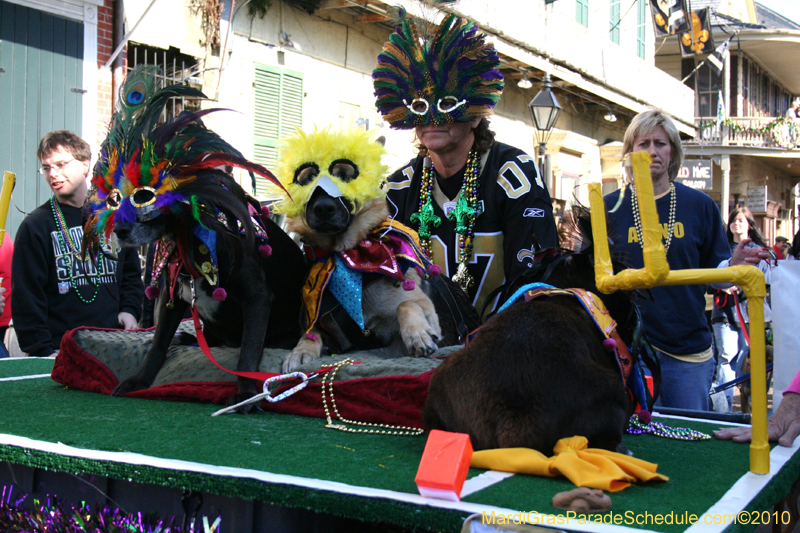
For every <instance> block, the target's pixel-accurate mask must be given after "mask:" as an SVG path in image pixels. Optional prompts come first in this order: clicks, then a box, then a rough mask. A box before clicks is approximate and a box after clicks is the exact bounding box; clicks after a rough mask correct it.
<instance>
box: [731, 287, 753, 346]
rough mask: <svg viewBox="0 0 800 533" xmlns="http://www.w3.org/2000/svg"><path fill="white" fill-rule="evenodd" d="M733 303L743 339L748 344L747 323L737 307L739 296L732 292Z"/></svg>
mask: <svg viewBox="0 0 800 533" xmlns="http://www.w3.org/2000/svg"><path fill="white" fill-rule="evenodd" d="M733 305H734V306H736V314H737V315H738V316H739V327H740V328H742V333H743V334H744V340H746V341H747V345H748V346H750V333H749V332H748V331H747V325H746V324H745V323H744V318H743V317H742V310H741V309H739V298H737V297H736V293H733Z"/></svg>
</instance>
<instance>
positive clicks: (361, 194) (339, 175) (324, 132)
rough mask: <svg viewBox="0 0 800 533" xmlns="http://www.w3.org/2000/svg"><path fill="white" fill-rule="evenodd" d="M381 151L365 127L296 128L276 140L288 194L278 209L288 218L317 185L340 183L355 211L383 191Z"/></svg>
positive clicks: (297, 211)
mask: <svg viewBox="0 0 800 533" xmlns="http://www.w3.org/2000/svg"><path fill="white" fill-rule="evenodd" d="M385 153H386V150H385V148H384V147H383V146H382V145H381V144H379V143H377V142H375V141H374V140H373V139H372V138H371V135H370V133H368V132H366V131H364V130H356V129H353V130H344V131H332V130H331V129H330V128H324V129H321V130H320V129H315V130H314V131H313V132H312V133H306V132H304V131H302V130H299V129H298V130H297V132H296V133H295V134H294V135H293V136H292V137H289V138H287V139H284V140H283V141H281V144H280V148H279V153H278V166H277V174H278V179H279V180H280V183H281V185H283V187H284V188H285V191H287V192H288V194H289V195H291V196H290V197H287V198H284V199H283V200H282V201H281V202H280V203H279V204H278V205H277V206H276V208H275V210H276V212H278V213H284V214H285V215H286V216H288V217H289V218H294V217H296V216H298V215H300V214H301V213H302V212H303V210H304V209H305V206H306V204H307V203H308V200H309V198H311V195H312V193H313V192H314V190H315V189H316V187H317V186H318V185H320V186H332V187H336V188H338V190H339V191H341V193H342V195H343V196H345V197H346V198H348V199H349V200H350V203H351V204H352V205H353V209H354V210H357V209H358V208H359V207H360V206H362V205H364V203H365V202H366V201H367V200H370V199H372V198H380V197H384V196H386V190H385V189H384V188H382V187H381V182H382V181H383V179H384V176H385V174H386V170H387V168H388V167H387V166H386V165H384V164H383V163H382V161H381V158H382V156H383V155H384V154H385ZM323 180H324V181H325V183H321V182H322V181H323ZM328 182H329V183H328Z"/></svg>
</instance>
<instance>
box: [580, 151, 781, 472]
mask: <svg viewBox="0 0 800 533" xmlns="http://www.w3.org/2000/svg"><path fill="white" fill-rule="evenodd" d="M631 160H632V162H633V176H634V183H635V185H636V194H637V199H638V202H639V211H640V217H641V221H642V238H643V241H644V250H643V251H642V253H643V259H644V268H641V269H627V270H623V271H622V272H620V273H618V274H614V270H613V268H612V265H611V254H610V250H609V245H608V230H607V227H606V215H605V205H604V203H603V195H602V192H601V189H600V184H599V183H591V184H589V205H590V209H591V218H592V238H593V241H594V253H595V277H596V278H597V279H596V283H597V288H598V289H599V290H600V291H602V292H604V293H606V294H608V293H612V292H614V291H617V290H620V289H624V290H633V289H643V288H650V287H657V286H661V285H698V284H707V283H734V284H736V285H738V286H739V287H741V289H742V290H743V291H744V293H745V294H746V295H747V299H748V300H749V301H750V304H749V306H748V309H749V312H750V373H751V379H750V390H751V400H752V423H753V432H752V434H753V440H752V442H751V444H750V471H751V472H754V473H756V474H766V473H769V441H768V435H767V371H766V357H765V354H764V349H765V348H764V344H765V340H764V297H765V296H766V294H767V287H766V283H765V282H764V273H763V272H761V271H760V270H759V269H758V268H756V267H754V266H750V265H739V266H735V267H726V268H695V269H685V270H675V271H670V269H669V264H668V263H667V258H666V253H664V246H663V244H662V243H661V226H660V223H659V220H658V212H657V211H656V202H655V199H654V197H653V183H652V179H651V177H650V156H649V155H648V154H647V153H646V152H636V153H633V154H631Z"/></svg>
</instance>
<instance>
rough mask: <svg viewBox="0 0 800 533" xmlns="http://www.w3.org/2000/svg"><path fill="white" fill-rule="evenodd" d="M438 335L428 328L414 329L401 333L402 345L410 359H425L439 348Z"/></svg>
mask: <svg viewBox="0 0 800 533" xmlns="http://www.w3.org/2000/svg"><path fill="white" fill-rule="evenodd" d="M437 340H438V335H436V332H435V331H433V330H432V329H430V328H416V329H411V330H409V331H406V332H404V333H403V343H404V344H405V345H406V350H408V354H409V355H410V356H411V357H427V356H429V355H430V354H432V353H433V352H435V351H436V350H438V349H439V347H438V346H437V345H436V341H437Z"/></svg>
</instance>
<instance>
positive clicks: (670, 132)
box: [622, 109, 683, 182]
mask: <svg viewBox="0 0 800 533" xmlns="http://www.w3.org/2000/svg"><path fill="white" fill-rule="evenodd" d="M658 126H661V127H662V128H664V131H665V132H666V133H667V136H668V137H669V143H670V145H671V146H672V153H671V159H670V162H669V169H668V172H669V181H670V182H672V181H674V180H675V178H676V177H678V170H680V168H681V164H682V163H683V146H682V145H681V136H680V133H678V128H677V127H675V123H674V122H673V121H672V119H671V118H669V116H668V115H667V114H666V113H664V112H663V111H662V110H660V109H648V110H647V111H642V112H641V113H639V114H638V115H636V116H635V117H633V120H632V121H631V124H630V126H628V129H627V130H625V137H624V138H623V141H622V157H623V158H625V156H626V155H628V154H629V153H631V152H632V151H633V141H634V139H636V137H638V136H640V135H646V134H648V133H650V132H651V131H653V129H654V128H656V127H658ZM628 178H629V179H633V176H629V177H628Z"/></svg>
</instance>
